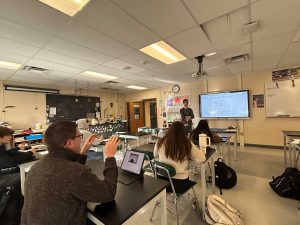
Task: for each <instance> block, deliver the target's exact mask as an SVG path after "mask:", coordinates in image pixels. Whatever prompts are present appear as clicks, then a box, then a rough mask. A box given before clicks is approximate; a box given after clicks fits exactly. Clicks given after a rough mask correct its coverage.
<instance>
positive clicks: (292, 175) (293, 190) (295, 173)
mask: <svg viewBox="0 0 300 225" xmlns="http://www.w3.org/2000/svg"><path fill="white" fill-rule="evenodd" d="M269 184H270V186H271V188H272V189H273V190H274V191H275V192H276V193H277V194H278V195H279V196H281V197H285V198H292V199H296V200H300V171H299V170H298V169H297V168H292V167H288V168H286V169H285V171H284V173H283V174H281V175H280V176H278V177H273V180H272V181H270V182H269Z"/></svg>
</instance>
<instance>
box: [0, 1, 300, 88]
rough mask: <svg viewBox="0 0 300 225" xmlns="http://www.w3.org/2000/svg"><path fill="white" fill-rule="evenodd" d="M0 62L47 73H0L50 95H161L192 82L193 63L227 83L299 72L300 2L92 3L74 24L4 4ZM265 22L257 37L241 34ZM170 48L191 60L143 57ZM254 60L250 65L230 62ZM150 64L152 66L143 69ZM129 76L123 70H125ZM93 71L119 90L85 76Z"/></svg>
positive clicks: (36, 6)
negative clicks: (47, 89) (62, 90)
mask: <svg viewBox="0 0 300 225" xmlns="http://www.w3.org/2000/svg"><path fill="white" fill-rule="evenodd" d="M0 5H1V7H0V60H2V61H9V62H14V63H20V64H22V65H29V66H35V67H42V68H45V69H48V70H49V72H48V73H45V74H37V73H32V72H28V71H24V70H20V69H19V70H17V71H15V70H9V69H1V68H0V79H1V80H9V81H18V82H26V83H34V84H45V85H51V86H52V87H56V86H57V87H60V86H61V87H74V84H75V81H76V82H77V83H78V87H81V88H88V89H91V90H101V89H105V88H113V89H118V90H119V91H121V92H125V91H126V92H128V91H130V90H129V89H127V88H125V86H127V85H138V86H143V87H147V88H158V87H162V86H166V85H169V84H170V83H172V82H178V83H180V82H193V81H194V78H192V77H191V74H193V73H194V72H196V71H197V64H196V61H195V59H194V57H196V56H199V55H203V54H207V53H210V52H217V54H216V55H214V56H210V57H205V59H204V70H205V71H206V72H208V76H226V75H230V74H238V73H248V72H255V71H261V70H270V69H276V68H284V67H290V66H295V65H299V64H300V41H298V42H294V43H291V40H292V39H293V38H294V36H295V34H296V33H297V31H299V30H300V13H299V10H300V1H299V0H276V1H274V0H226V1H223V0H163V1H162V0H151V1H149V0H91V1H90V2H89V3H88V4H87V5H86V6H85V7H84V8H83V10H81V11H80V12H79V13H77V14H76V15H75V16H74V17H69V16H67V15H65V14H63V13H61V12H59V11H57V10H55V9H53V8H50V7H49V6H47V5H45V4H43V3H41V2H39V1H37V0H0ZM252 21H259V28H258V30H257V31H254V32H253V33H250V34H246V33H244V32H243V26H244V25H245V24H247V23H249V22H252ZM161 40H163V41H165V42H166V43H168V44H169V45H171V46H172V47H173V48H175V49H176V50H178V51H179V52H180V53H182V54H183V55H185V56H186V57H187V58H188V59H187V60H184V61H181V62H178V63H174V64H170V65H166V64H164V63H162V62H160V61H158V60H155V59H154V58H152V57H150V56H148V55H145V54H144V53H142V52H140V51H139V49H140V48H143V47H145V46H148V45H150V44H153V43H155V42H157V41H161ZM245 53H248V54H249V56H250V59H249V60H248V61H245V62H240V63H235V64H231V65H227V64H226V63H225V61H224V59H225V58H228V57H232V56H236V55H239V54H245ZM145 62H146V63H145ZM126 67H127V68H128V67H130V69H127V70H124V68H126ZM87 70H88V71H95V72H99V73H104V74H109V75H113V76H117V77H119V78H118V79H116V80H114V81H116V82H118V83H117V84H106V83H105V82H106V81H107V80H100V79H95V78H90V77H83V76H80V75H79V74H81V73H82V72H84V71H87Z"/></svg>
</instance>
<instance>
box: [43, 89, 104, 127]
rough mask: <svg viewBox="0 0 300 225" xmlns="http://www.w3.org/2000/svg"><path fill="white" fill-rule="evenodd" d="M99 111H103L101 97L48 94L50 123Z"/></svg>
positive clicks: (76, 118) (48, 118)
mask: <svg viewBox="0 0 300 225" xmlns="http://www.w3.org/2000/svg"><path fill="white" fill-rule="evenodd" d="M97 112H98V113H100V112H101V108H100V98H99V97H90V96H74V95H53V94H46V113H47V115H46V116H47V122H48V123H49V122H54V121H57V120H60V119H62V120H69V121H76V120H78V119H81V118H86V117H87V115H93V114H94V115H96V113H97ZM100 116H101V115H100Z"/></svg>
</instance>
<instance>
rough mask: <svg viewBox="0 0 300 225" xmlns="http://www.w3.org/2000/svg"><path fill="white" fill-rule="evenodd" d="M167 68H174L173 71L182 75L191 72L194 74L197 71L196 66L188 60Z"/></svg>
mask: <svg viewBox="0 0 300 225" xmlns="http://www.w3.org/2000/svg"><path fill="white" fill-rule="evenodd" d="M169 66H171V67H174V68H175V69H177V70H179V71H181V72H183V73H191V72H196V71H197V70H198V64H197V63H195V62H194V61H193V60H190V59H188V60H184V61H181V62H177V63H173V64H171V65H169Z"/></svg>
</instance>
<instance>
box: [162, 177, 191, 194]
mask: <svg viewBox="0 0 300 225" xmlns="http://www.w3.org/2000/svg"><path fill="white" fill-rule="evenodd" d="M157 177H158V178H159V179H162V180H166V181H169V178H167V177H162V176H157ZM172 182H173V185H174V188H175V192H176V193H177V194H183V193H184V192H185V191H186V190H187V189H188V188H189V178H187V179H174V178H172ZM167 192H173V191H172V187H171V184H170V185H169V186H168V187H167Z"/></svg>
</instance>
